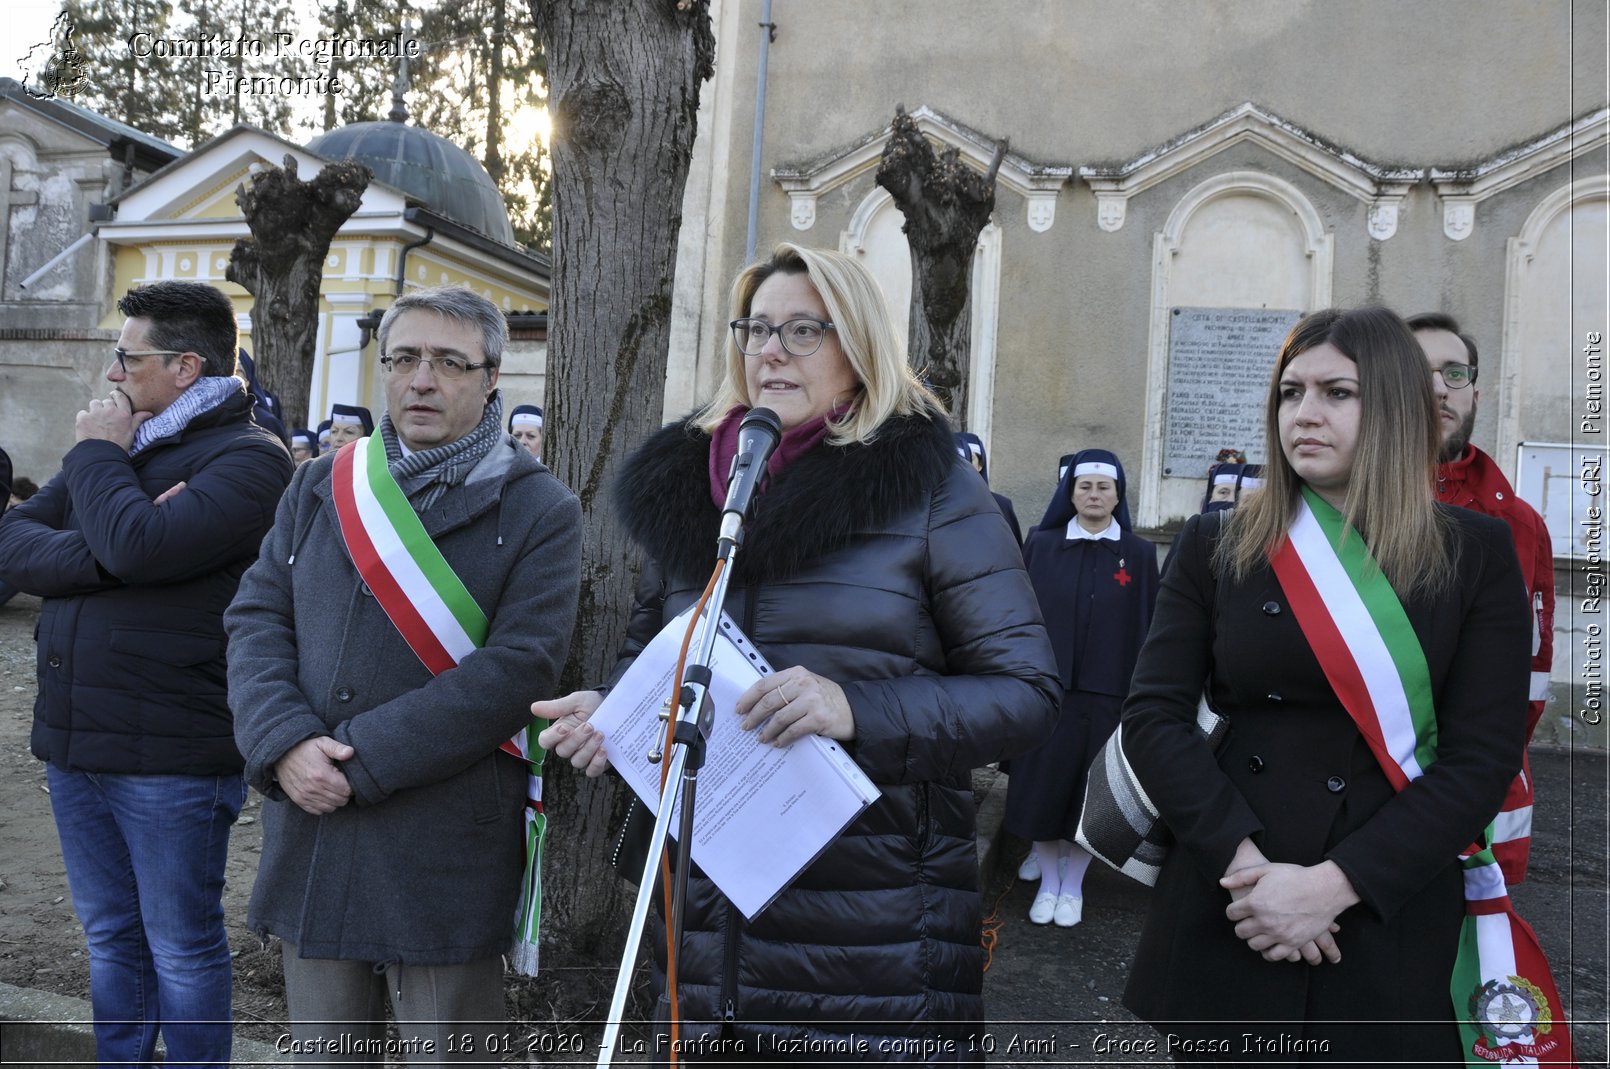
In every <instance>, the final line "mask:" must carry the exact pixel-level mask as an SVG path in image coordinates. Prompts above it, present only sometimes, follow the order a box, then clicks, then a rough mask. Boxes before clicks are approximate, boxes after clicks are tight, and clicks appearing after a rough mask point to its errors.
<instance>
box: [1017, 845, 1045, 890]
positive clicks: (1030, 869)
mask: <svg viewBox="0 0 1610 1069" xmlns="http://www.w3.org/2000/svg"><path fill="white" fill-rule="evenodd" d="M1017 878H1018V879H1020V880H1028V881H1030V882H1033V881H1034V880H1038V879H1039V878H1040V855H1039V854H1037V853H1035V852H1034V851H1033V850H1030V851H1029V856H1028V857H1026V858H1024V859H1023V864H1021V865H1019V866H1018V867H1017Z"/></svg>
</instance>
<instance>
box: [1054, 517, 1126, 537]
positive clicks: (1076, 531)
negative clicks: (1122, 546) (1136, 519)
mask: <svg viewBox="0 0 1610 1069" xmlns="http://www.w3.org/2000/svg"><path fill="white" fill-rule="evenodd" d="M1122 533H1123V528H1122V527H1119V526H1118V521H1117V520H1116V519H1113V520H1109V521H1108V522H1107V529H1106V530H1105V531H1100V532H1097V533H1096V534H1091V533H1090V532H1089V531H1087V530H1085V529H1084V528H1083V527H1080V526H1079V517H1077V516H1075V517H1074V518H1073V519H1071V520H1069V521H1068V540H1069V541H1070V542H1071V541H1075V540H1077V539H1080V538H1086V539H1089V540H1090V541H1092V542H1095V541H1098V540H1100V539H1103V538H1105V539H1106V540H1107V541H1109V542H1116V541H1118V539H1119V536H1120V535H1121V534H1122Z"/></svg>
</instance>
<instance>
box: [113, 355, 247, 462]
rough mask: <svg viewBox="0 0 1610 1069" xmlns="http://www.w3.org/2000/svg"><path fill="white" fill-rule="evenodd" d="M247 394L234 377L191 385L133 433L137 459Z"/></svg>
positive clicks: (213, 377)
mask: <svg viewBox="0 0 1610 1069" xmlns="http://www.w3.org/2000/svg"><path fill="white" fill-rule="evenodd" d="M245 392H246V386H245V384H244V383H242V382H241V381H240V380H239V379H237V378H235V376H233V375H207V376H204V377H203V378H199V379H197V380H196V381H195V382H192V383H191V384H190V386H189V388H188V389H186V390H185V392H184V393H182V394H180V395H179V396H178V397H177V398H175V399H174V402H173V404H171V405H169V406H168V407H167V408H164V409H163V410H162V411H161V412H160V413H159V414H157V415H155V416H152V417H151V418H150V419H148V420H146V421H145V422H144V423H142V424H140V426H139V429H138V430H136V431H135V432H134V448H132V449H130V450H129V456H131V457H132V456H134V455H135V454H137V453H139V452H140V450H142V449H145V448H147V447H149V446H150V445H152V444H153V443H155V442H160V441H161V440H162V439H164V438H171V437H173V436H174V435H175V434H178V433H179V432H180V431H182V430H184V429H185V428H186V427H187V426H189V425H190V421H191V420H193V419H195V418H196V417H197V416H199V415H201V414H202V413H203V412H211V411H212V410H213V409H215V408H217V407H218V406H219V405H221V404H223V403H224V402H225V401H227V400H229V399H230V398H231V397H234V396H236V395H237V394H242V393H245Z"/></svg>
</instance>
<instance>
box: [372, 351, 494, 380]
mask: <svg viewBox="0 0 1610 1069" xmlns="http://www.w3.org/2000/svg"><path fill="white" fill-rule="evenodd" d="M380 364H381V366H382V367H384V368H385V369H386V370H387V371H388V372H390V373H391V374H392V375H394V376H396V377H397V378H400V379H401V378H412V377H413V375H414V373H415V372H417V371H418V370H419V365H420V364H424V365H425V366H426V367H428V368H430V369H431V372H432V373H433V374H434V375H435V376H436V377H437V378H439V379H456V378H460V377H461V376H463V375H464V374H465V373H466V372H469V371H480V370H481V369H482V368H488V367H494V366H495V365H494V364H493V363H492V362H491V361H490V360H489V361H487V362H486V363H484V364H472V363H470V362H469V361H468V360H460V359H459V358H458V357H456V356H433V357H422V356H415V355H414V354H413V353H398V354H397V355H396V356H382V357H381V358H380Z"/></svg>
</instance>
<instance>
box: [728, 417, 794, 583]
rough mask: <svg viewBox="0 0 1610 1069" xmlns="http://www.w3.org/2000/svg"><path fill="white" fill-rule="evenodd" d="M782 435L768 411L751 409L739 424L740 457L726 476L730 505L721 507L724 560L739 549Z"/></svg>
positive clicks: (737, 457) (735, 460) (734, 458)
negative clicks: (751, 510)
mask: <svg viewBox="0 0 1610 1069" xmlns="http://www.w3.org/2000/svg"><path fill="white" fill-rule="evenodd" d="M782 435H783V421H782V420H780V419H778V418H777V413H775V412H773V411H772V410H771V409H769V408H752V409H750V410H749V413H748V414H747V415H745V416H744V418H743V422H741V423H739V424H738V454H737V456H735V457H733V458H732V471H731V473H730V474H729V475H728V476H727V501H726V504H724V505H722V506H721V538H720V541H719V542H718V543H717V547H718V548H717V554H718V556H720V557H722V558H723V559H724V558H726V557H728V556H730V555H731V554H732V551H733V550H734V549H735V548H737V545H738V542H739V536H740V533H741V532H742V530H743V522H744V516H745V515H747V514H748V512H749V505H750V502H752V501H753V500H754V497H755V490H756V489H757V488H758V487H759V486H760V479H761V476H763V475H765V474H766V461H768V460H770V459H771V454H772V451H773V450H774V449H776V448H777V443H778V441H779V440H780V439H781V438H782Z"/></svg>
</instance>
